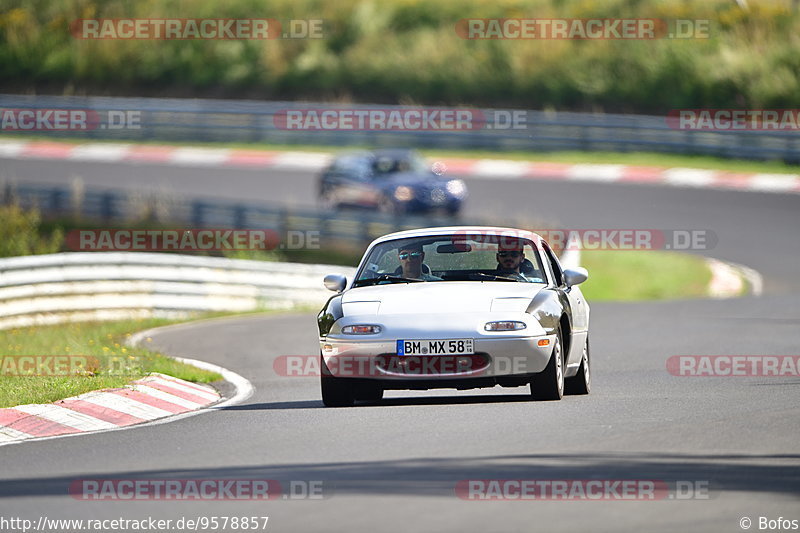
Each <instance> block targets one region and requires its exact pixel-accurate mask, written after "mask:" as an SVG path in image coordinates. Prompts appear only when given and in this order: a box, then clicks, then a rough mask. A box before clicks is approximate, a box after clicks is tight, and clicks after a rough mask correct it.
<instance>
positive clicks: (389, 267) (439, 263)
mask: <svg viewBox="0 0 800 533" xmlns="http://www.w3.org/2000/svg"><path fill="white" fill-rule="evenodd" d="M420 281H424V282H440V281H480V282H485V281H498V282H518V283H545V276H544V274H543V270H542V265H541V263H540V261H539V256H538V254H537V253H536V250H535V249H534V244H533V243H532V242H531V241H529V240H527V239H521V238H514V239H512V240H504V239H503V238H502V237H497V236H491V235H490V236H487V235H476V236H468V235H464V234H457V235H456V234H449V235H438V236H426V237H415V238H411V239H398V240H393V241H387V242H384V243H381V244H378V245H377V246H375V247H374V248H372V250H370V252H369V255H368V256H367V259H366V261H365V262H364V264H363V266H362V267H361V270H360V271H359V273H358V275H357V276H356V278H355V282H354V286H355V287H361V286H365V285H380V284H389V283H411V282H420Z"/></svg>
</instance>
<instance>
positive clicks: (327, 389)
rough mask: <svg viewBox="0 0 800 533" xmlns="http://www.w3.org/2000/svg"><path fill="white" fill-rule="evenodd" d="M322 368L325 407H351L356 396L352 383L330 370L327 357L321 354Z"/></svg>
mask: <svg viewBox="0 0 800 533" xmlns="http://www.w3.org/2000/svg"><path fill="white" fill-rule="evenodd" d="M319 359H320V368H321V369H322V373H321V374H322V375H321V376H320V388H321V390H322V403H324V404H325V407H350V406H352V405H353V404H354V403H355V400H356V397H355V394H354V392H355V391H354V390H353V386H352V384H350V383H348V381H347V379H344V378H337V377H335V376H333V375H332V374H331V371H330V370H328V365H326V364H325V359H324V358H323V357H322V355H320V356H319Z"/></svg>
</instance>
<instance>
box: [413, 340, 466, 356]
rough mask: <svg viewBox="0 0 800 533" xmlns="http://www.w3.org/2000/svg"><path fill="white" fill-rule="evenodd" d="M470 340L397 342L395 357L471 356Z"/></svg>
mask: <svg viewBox="0 0 800 533" xmlns="http://www.w3.org/2000/svg"><path fill="white" fill-rule="evenodd" d="M474 353H475V348H473V346H472V339H442V340H403V339H400V340H398V341H397V355H472V354H474Z"/></svg>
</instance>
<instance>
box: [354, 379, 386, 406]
mask: <svg viewBox="0 0 800 533" xmlns="http://www.w3.org/2000/svg"><path fill="white" fill-rule="evenodd" d="M382 399H383V388H382V387H381V386H380V385H378V384H371V383H370V384H364V385H361V386H360V387H358V389H356V400H361V401H362V402H378V401H380V400H382Z"/></svg>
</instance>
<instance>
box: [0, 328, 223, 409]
mask: <svg viewBox="0 0 800 533" xmlns="http://www.w3.org/2000/svg"><path fill="white" fill-rule="evenodd" d="M176 322H180V321H177V320H165V319H144V320H123V321H115V322H86V323H74V324H62V325H55V326H41V327H31V328H19V329H10V330H5V331H0V346H2V353H3V356H2V365H1V366H0V408H2V407H13V406H15V405H24V404H29V403H50V402H54V401H56V400H60V399H62V398H67V397H70V396H75V395H78V394H82V393H84V392H89V391H92V390H98V389H105V388H118V387H122V386H124V385H125V384H127V383H129V382H131V381H133V380H135V379H138V378H141V377H143V376H145V375H147V374H148V373H150V372H160V373H163V374H168V375H170V376H175V377H177V378H180V379H185V380H187V381H194V382H199V383H210V382H212V381H217V380H220V379H222V376H220V375H219V374H217V373H215V372H209V371H207V370H201V369H199V368H195V367H193V366H190V365H187V364H184V363H179V362H178V361H176V360H174V359H172V358H170V357H167V356H165V355H162V354H160V353H158V352H155V351H150V350H147V349H145V348H139V347H136V348H132V347H129V346H126V345H125V341H126V339H128V338H129V337H130V336H131V335H132V334H133V333H135V332H137V331H141V330H144V329H149V328H153V327H157V326H164V325H167V324H173V323H176ZM64 355H67V356H72V357H71V358H70V359H61V361H62V362H66V361H69V362H67V363H66V364H67V365H69V366H73V363H74V365H75V366H77V365H78V364H80V365H81V366H80V368H69V369H67V368H66V367H65V366H64V365H58V366H57V363H56V362H55V361H54V360H53V361H49V362H48V361H46V360H44V359H41V358H40V359H36V360H35V361H37V362H40V363H41V364H42V366H40V369H39V370H35V371H34V372H36V373H41V374H47V373H55V374H58V375H18V374H19V373H24V372H25V371H27V370H28V369H29V368H30V367H29V366H28V364H29V363H27V362H23V361H30V359H28V360H24V359H22V358H21V357H20V356H44V357H47V356H64ZM82 356H83V357H82ZM84 361H87V362H88V364H87V363H86V362H84Z"/></svg>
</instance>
